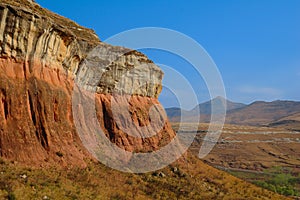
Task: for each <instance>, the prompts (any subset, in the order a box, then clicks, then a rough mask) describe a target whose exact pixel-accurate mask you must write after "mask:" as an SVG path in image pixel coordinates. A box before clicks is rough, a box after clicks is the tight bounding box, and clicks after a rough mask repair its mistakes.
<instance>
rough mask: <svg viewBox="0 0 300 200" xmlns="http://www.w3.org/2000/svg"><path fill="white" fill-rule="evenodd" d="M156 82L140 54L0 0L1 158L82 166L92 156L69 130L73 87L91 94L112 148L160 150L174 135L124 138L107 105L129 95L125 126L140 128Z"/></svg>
mask: <svg viewBox="0 0 300 200" xmlns="http://www.w3.org/2000/svg"><path fill="white" fill-rule="evenodd" d="M95 49H97V52H98V53H99V51H100V53H101V51H102V52H103V53H102V54H101V55H102V57H101V59H98V60H97V59H95V60H93V59H92V57H91V52H93V51H94V50H95ZM87 62H89V64H87ZM91 62H94V64H91ZM99 63H100V64H101V66H105V67H99V65H100V64H99ZM99 73H100V77H99ZM162 76H163V73H162V71H161V70H160V69H159V67H157V66H156V65H155V64H154V63H153V62H152V61H150V60H149V59H148V58H147V57H146V56H145V55H143V54H142V53H140V52H137V51H131V50H129V49H126V48H122V47H114V46H111V45H108V44H105V43H102V42H101V41H100V40H99V38H98V37H97V36H96V34H95V33H94V31H92V30H90V29H86V28H84V27H81V26H79V25H77V24H76V23H75V22H72V21H70V20H68V19H66V18H64V17H61V16H59V15H56V14H54V13H52V12H50V11H48V10H46V9H43V8H41V7H40V6H39V5H37V4H36V3H34V2H31V1H27V0H16V1H10V0H4V1H1V3H0V153H1V157H3V158H5V159H8V160H12V161H17V162H20V163H23V164H26V165H37V166H47V165H52V164H53V163H60V164H61V165H63V166H71V165H75V166H85V159H86V158H88V159H90V158H92V156H91V154H90V153H89V152H88V151H87V150H86V148H85V147H84V146H83V144H82V142H81V140H80V138H79V136H78V133H77V130H76V128H75V126H74V120H73V113H72V94H73V88H74V84H75V82H76V83H77V84H79V85H83V86H84V87H86V89H94V91H95V92H96V95H95V97H96V98H95V102H96V109H97V110H96V113H97V119H98V121H99V124H100V125H101V127H102V128H103V130H105V133H106V136H107V137H108V138H109V139H110V140H111V141H112V142H114V143H115V144H116V145H118V146H119V147H121V148H123V149H125V150H127V151H150V150H156V149H158V148H160V147H161V146H163V145H165V144H167V142H168V141H170V140H171V139H172V138H173V137H174V136H175V133H174V132H173V130H172V129H171V126H170V125H169V123H168V121H167V120H166V121H165V123H164V124H163V127H162V129H161V130H160V131H158V133H157V135H155V136H152V137H148V138H140V137H133V136H130V133H126V131H124V130H122V129H121V128H120V127H119V126H118V124H117V123H116V121H115V119H114V116H113V114H112V108H111V99H112V98H113V95H124V94H126V95H130V101H129V113H130V116H131V119H130V120H132V121H133V122H134V123H135V124H137V125H138V126H146V125H147V124H149V123H151V119H150V117H149V108H150V107H152V106H153V105H158V106H160V104H159V102H158V100H157V97H158V95H159V93H160V92H161V80H162ZM74 81H75V82H74ZM79 106H80V105H79ZM119 106H120V105H119ZM161 117H163V114H162V113H161ZM128 120H129V119H124V121H128ZM87 134H88V133H87ZM140 134H142V135H143V134H144V133H140Z"/></svg>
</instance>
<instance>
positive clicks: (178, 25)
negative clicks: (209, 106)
mask: <svg viewBox="0 0 300 200" xmlns="http://www.w3.org/2000/svg"><path fill="white" fill-rule="evenodd" d="M37 2H38V3H39V4H40V5H42V6H43V7H46V8H48V9H49V10H52V11H54V12H56V13H59V14H60V15H63V16H65V17H68V18H70V19H72V20H75V21H76V22H77V23H79V24H80V25H83V26H86V27H89V28H92V29H94V30H95V31H96V33H97V34H98V35H99V37H100V39H101V40H105V39H106V38H109V37H110V36H113V35H114V34H117V33H119V32H122V31H126V30H128V29H132V28H139V27H149V26H150V27H164V28H169V29H174V30H176V31H179V32H182V33H184V34H186V35H188V36H190V37H191V38H193V39H195V40H196V41H197V42H199V43H200V44H201V45H202V46H203V47H204V48H205V49H206V51H207V52H208V53H209V54H210V56H211V57H212V59H213V60H214V62H215V63H216V65H217V66H218V68H219V70H220V72H221V74H222V77H223V80H224V84H225V88H226V93H227V97H228V98H229V99H230V100H233V101H238V102H244V103H250V102H253V101H255V100H265V101H272V100H277V99H287V100H300V90H299V88H300V81H299V80H300V1H299V0H226V1H222V0H206V1H202V0H194V1H193V0H192V1H179V0H172V1H171V0H168V1H167V0H152V1H144V0H139V1H137V0H131V1H122V0H119V1H115V0H107V1H99V0H85V1H71V0H64V1H58V0H51V1H49V0H37ZM187 2H188V3H187ZM143 52H145V53H146V54H147V55H149V57H150V58H151V59H153V60H154V61H155V62H157V63H162V64H166V65H170V66H173V67H175V68H176V69H177V70H179V71H180V70H181V71H182V73H185V74H186V76H188V77H190V78H191V83H192V84H193V85H197V84H198V85H197V89H196V91H197V93H198V97H199V101H205V100H207V99H208V98H209V97H208V94H207V92H205V88H204V89H203V88H202V87H205V84H204V83H203V80H201V78H199V80H198V79H197V78H196V77H193V71H192V70H188V71H186V68H187V66H188V65H189V64H188V63H186V62H185V61H184V60H182V59H180V58H176V56H175V57H174V55H173V57H172V55H170V54H168V53H166V52H158V51H151V50H145V51H143ZM197 81H198V82H199V83H198V82H197ZM202 89H203V91H202ZM166 94H168V92H165V93H164V94H162V97H161V98H160V100H161V101H162V103H163V104H164V105H165V106H166V107H170V106H174V105H175V104H174V102H173V101H171V100H170V99H168V98H166V96H168V95H166ZM190 106H191V107H192V106H193V105H190ZM186 108H188V105H187V106H186Z"/></svg>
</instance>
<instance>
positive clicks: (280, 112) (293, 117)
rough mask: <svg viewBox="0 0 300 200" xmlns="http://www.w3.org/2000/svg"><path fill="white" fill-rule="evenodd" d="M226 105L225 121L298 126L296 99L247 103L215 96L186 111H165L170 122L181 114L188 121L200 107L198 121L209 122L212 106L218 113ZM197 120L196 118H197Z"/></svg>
mask: <svg viewBox="0 0 300 200" xmlns="http://www.w3.org/2000/svg"><path fill="white" fill-rule="evenodd" d="M225 105H227V107H226V112H227V115H226V123H228V124H239V125H253V126H262V125H263V126H265V125H267V126H287V127H288V126H291V125H292V126H293V127H294V125H298V124H299V128H300V102H296V101H279V100H278V101H273V102H264V101H256V102H253V103H251V104H249V105H246V104H243V103H236V102H232V101H229V100H227V99H224V98H223V97H217V98H214V99H212V100H210V101H207V102H204V103H201V104H199V105H197V106H196V107H195V108H194V109H192V110H190V111H187V110H183V109H180V108H167V109H166V113H167V115H168V117H169V119H170V121H172V122H178V121H180V117H181V115H183V116H185V119H188V121H191V122H193V121H196V119H195V116H197V110H198V109H200V121H201V122H209V121H210V117H211V114H212V110H211V108H212V106H214V111H215V112H214V114H216V115H218V114H221V112H222V111H223V110H224V107H225ZM197 120H198V119H197Z"/></svg>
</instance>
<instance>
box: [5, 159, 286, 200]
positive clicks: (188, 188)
mask: <svg viewBox="0 0 300 200" xmlns="http://www.w3.org/2000/svg"><path fill="white" fill-rule="evenodd" d="M0 199H62V200H63V199H116V200H117V199H119V200H123V199H225V200H226V199H228V200H229V199H230V200H234V199H239V200H241V199H247V200H249V199H250V200H251V199H288V198H287V197H283V196H280V195H277V194H275V193H273V192H270V191H268V190H265V189H262V188H259V187H257V186H255V185H252V184H250V183H247V182H245V181H242V180H240V179H238V178H235V177H233V176H231V175H229V174H227V173H225V172H223V171H220V170H217V169H215V168H213V167H210V166H208V165H206V164H204V163H203V162H202V161H200V160H199V159H198V158H196V157H194V156H193V155H192V154H190V153H187V154H186V155H185V156H184V157H182V158H181V159H179V160H178V161H176V162H175V163H173V164H171V165H170V166H168V167H166V168H164V169H162V170H160V171H157V172H151V173H146V174H130V173H122V172H119V171H116V170H113V169H110V168H108V167H106V166H104V165H102V164H100V163H95V162H89V164H88V167H86V168H72V169H66V168H47V169H39V168H36V169H33V168H28V167H22V166H19V165H18V164H16V163H11V162H7V161H3V160H2V161H1V165H0Z"/></svg>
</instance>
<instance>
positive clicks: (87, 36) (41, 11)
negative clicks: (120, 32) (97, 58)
mask: <svg viewBox="0 0 300 200" xmlns="http://www.w3.org/2000/svg"><path fill="white" fill-rule="evenodd" d="M0 6H1V7H2V6H7V7H16V8H15V9H14V10H17V11H24V12H27V13H32V14H34V15H35V16H36V17H39V18H43V19H45V20H47V21H49V23H51V24H53V25H54V26H55V27H56V28H57V29H60V30H62V31H63V32H65V33H68V34H70V35H72V36H74V37H76V38H78V39H79V40H83V41H87V42H88V43H95V44H98V43H100V39H99V37H98V36H97V35H96V33H95V31H94V30H92V29H88V28H85V27H83V26H80V25H78V24H77V23H75V22H74V21H72V20H70V19H68V18H66V17H63V16H60V15H58V14H55V13H53V12H51V11H49V10H47V9H45V8H42V7H41V6H40V5H39V4H37V3H35V2H34V1H29V0H1V2H0ZM17 14H19V13H17Z"/></svg>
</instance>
